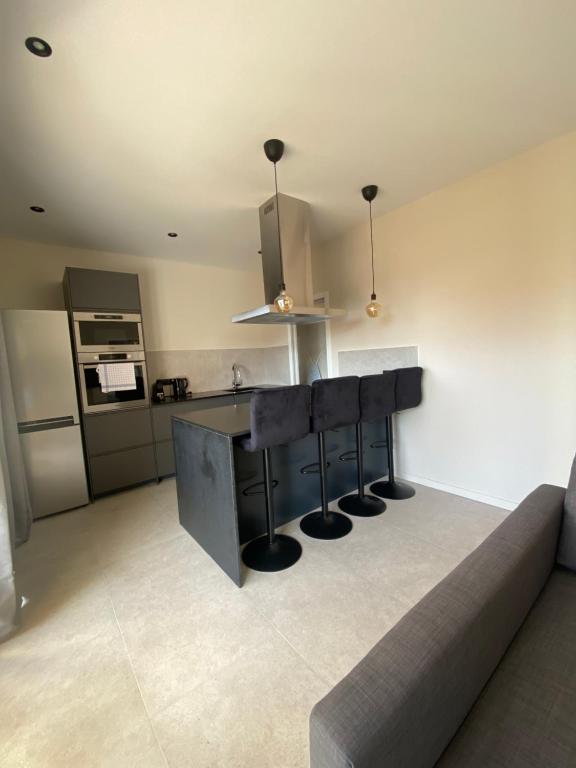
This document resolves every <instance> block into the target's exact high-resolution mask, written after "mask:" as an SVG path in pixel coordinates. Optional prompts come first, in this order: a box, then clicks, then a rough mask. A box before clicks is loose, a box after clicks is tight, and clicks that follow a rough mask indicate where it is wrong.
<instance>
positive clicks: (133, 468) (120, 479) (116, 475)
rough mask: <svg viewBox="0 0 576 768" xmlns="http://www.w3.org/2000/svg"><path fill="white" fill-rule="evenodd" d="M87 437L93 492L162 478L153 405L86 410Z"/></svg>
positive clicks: (85, 434)
mask: <svg viewBox="0 0 576 768" xmlns="http://www.w3.org/2000/svg"><path fill="white" fill-rule="evenodd" d="M84 437H85V440H86V452H87V454H88V465H89V474H90V487H91V491H92V495H93V496H100V495H101V494H103V493H111V492H112V491H116V490H120V489H121V488H128V487H129V486H131V485H138V484H139V483H146V482H149V481H150V480H157V479H158V471H157V467H156V454H155V451H154V435H153V433H152V419H151V416H150V408H133V409H127V410H124V411H110V412H108V413H99V414H86V415H85V416H84Z"/></svg>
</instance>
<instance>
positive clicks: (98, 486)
mask: <svg viewBox="0 0 576 768" xmlns="http://www.w3.org/2000/svg"><path fill="white" fill-rule="evenodd" d="M89 462H90V479H91V484H92V493H93V494H94V495H95V496H99V495H100V494H103V493H110V492H111V491H117V490H120V489H121V488H129V487H130V486H132V485H138V484H139V483H145V482H147V481H149V480H156V477H157V474H156V456H155V452H154V446H153V445H142V446H140V447H138V448H131V449H130V450H127V451H116V452H114V453H105V454H103V455H102V456H91V457H90V459H89Z"/></svg>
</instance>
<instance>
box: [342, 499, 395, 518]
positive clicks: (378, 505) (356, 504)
mask: <svg viewBox="0 0 576 768" xmlns="http://www.w3.org/2000/svg"><path fill="white" fill-rule="evenodd" d="M338 506H339V507H340V509H341V510H342V512H346V514H347V515H355V516H356V517H375V516H376V515H381V514H382V512H384V510H385V509H386V504H384V502H383V501H382V499H377V498H376V496H369V495H367V494H365V495H364V496H359V495H358V494H357V493H353V494H351V495H350V496H343V497H342V498H341V499H340V501H339V502H338Z"/></svg>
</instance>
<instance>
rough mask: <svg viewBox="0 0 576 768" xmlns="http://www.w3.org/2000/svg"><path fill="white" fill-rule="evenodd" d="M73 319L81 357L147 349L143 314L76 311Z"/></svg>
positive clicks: (77, 348)
mask: <svg viewBox="0 0 576 768" xmlns="http://www.w3.org/2000/svg"><path fill="white" fill-rule="evenodd" d="M72 320H73V323H74V339H75V341H76V352H77V353H78V354H82V353H88V352H139V351H143V350H144V338H143V336H142V316H141V315H138V314H124V313H119V312H74V313H73V315H72Z"/></svg>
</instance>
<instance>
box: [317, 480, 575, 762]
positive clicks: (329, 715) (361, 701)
mask: <svg viewBox="0 0 576 768" xmlns="http://www.w3.org/2000/svg"><path fill="white" fill-rule="evenodd" d="M564 494H565V492H564V489H563V488H556V487H554V486H540V488H537V489H536V490H535V491H533V492H532V493H531V494H530V495H529V496H528V497H527V498H526V499H525V501H523V502H522V504H520V506H519V507H518V508H517V509H516V510H515V511H514V512H512V513H511V514H510V515H509V517H508V518H507V519H506V520H505V521H504V522H503V523H502V524H501V525H500V526H499V527H498V528H497V529H496V530H495V531H494V532H493V533H492V534H491V535H490V536H489V537H488V538H487V539H486V540H485V541H484V542H483V543H482V544H481V545H480V547H478V549H476V550H475V551H474V552H473V553H472V554H471V555H469V556H468V557H467V558H466V559H465V560H464V561H463V562H462V563H461V564H460V565H459V566H458V567H457V568H456V569H455V570H454V571H452V573H450V574H449V575H448V576H447V577H446V578H445V579H444V580H443V581H441V582H440V584H438V585H437V586H436V587H435V588H434V589H433V590H432V591H431V592H429V593H428V595H426V596H425V597H424V598H423V599H422V600H421V601H420V602H419V603H418V604H417V605H416V606H414V608H413V609H412V610H411V611H409V612H408V613H407V614H406V616H404V618H403V619H401V621H400V622H399V623H398V624H397V625H396V626H395V627H394V628H393V629H392V630H391V631H390V632H388V634H387V635H385V636H384V637H383V638H382V640H380V642H379V643H378V644H377V645H376V646H375V647H374V648H373V649H372V650H371V651H370V653H369V654H368V655H367V656H366V657H365V658H364V659H362V661H361V662H360V663H359V664H358V665H357V666H356V667H355V668H354V669H353V670H352V672H351V673H350V674H349V675H347V677H345V678H344V680H342V681H341V682H340V683H338V685H336V686H335V688H333V689H332V691H330V693H329V694H328V695H327V696H326V697H325V698H324V699H322V701H320V702H319V703H318V704H316V706H315V707H314V709H313V710H312V714H311V716H310V752H311V766H312V768H344V767H345V768H432V766H434V765H435V763H436V761H437V760H438V759H439V758H440V756H441V755H442V753H443V752H444V750H445V749H446V747H447V746H448V744H449V743H450V741H451V740H452V738H453V737H454V735H455V734H456V732H457V730H458V728H459V727H460V726H461V724H462V723H463V721H464V719H465V718H466V716H467V714H468V712H469V711H470V709H471V708H472V706H473V705H474V703H475V701H476V699H477V698H478V696H479V695H480V693H481V691H482V689H483V688H484V686H485V685H486V683H487V682H488V680H489V678H490V676H491V675H492V673H493V672H494V669H495V668H496V666H497V665H498V663H499V662H500V659H501V658H502V656H503V655H504V653H505V652H506V649H507V648H508V646H509V644H510V642H511V641H512V639H513V637H514V635H515V634H516V632H517V631H518V629H519V627H520V626H521V625H522V623H523V621H524V619H525V618H526V615H527V614H528V612H529V610H530V608H531V607H532V605H533V604H534V602H535V600H536V598H537V597H538V595H539V593H540V591H541V589H542V587H543V586H544V584H545V583H546V581H547V580H548V577H549V575H550V572H551V570H552V568H553V565H554V558H555V555H556V548H557V544H558V533H559V530H560V520H561V516H562V505H563V502H564Z"/></svg>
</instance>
